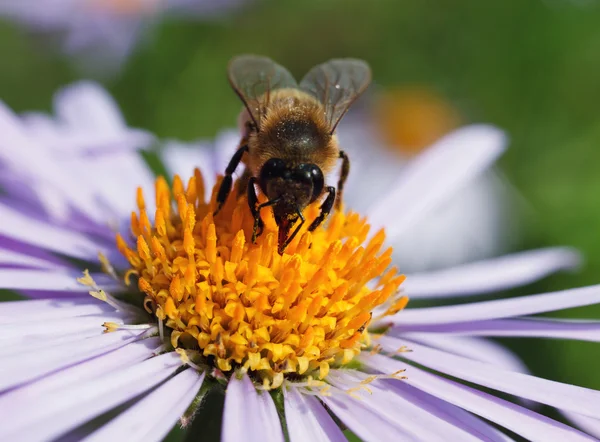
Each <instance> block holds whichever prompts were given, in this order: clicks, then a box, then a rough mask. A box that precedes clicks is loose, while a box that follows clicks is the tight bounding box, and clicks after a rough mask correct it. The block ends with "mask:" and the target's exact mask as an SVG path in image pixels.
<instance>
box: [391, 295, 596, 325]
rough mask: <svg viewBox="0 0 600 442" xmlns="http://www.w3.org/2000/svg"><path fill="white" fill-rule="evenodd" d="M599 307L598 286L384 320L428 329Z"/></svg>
mask: <svg viewBox="0 0 600 442" xmlns="http://www.w3.org/2000/svg"><path fill="white" fill-rule="evenodd" d="M598 303H600V285H593V286H589V287H582V288H576V289H570V290H562V291H559V292H552V293H544V294H540V295H529V296H521V297H519V298H511V299H499V300H494V301H483V302H475V303H470V304H460V305H451V306H445V307H426V308H413V309H410V308H409V309H405V310H402V311H401V312H400V313H398V314H397V315H395V316H392V317H389V318H385V322H388V323H389V322H391V323H393V324H394V325H431V324H447V323H456V322H465V321H472V320H478V321H482V320H486V319H499V318H509V317H513V316H524V315H531V314H536V313H545V312H551V311H556V310H563V309H567V308H573V307H582V306H585V305H592V304H598Z"/></svg>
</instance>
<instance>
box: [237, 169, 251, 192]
mask: <svg viewBox="0 0 600 442" xmlns="http://www.w3.org/2000/svg"><path fill="white" fill-rule="evenodd" d="M251 176H252V174H251V173H250V169H248V168H247V167H246V168H245V169H244V172H243V173H242V175H241V176H240V177H239V179H238V180H237V183H236V187H237V189H236V192H237V196H242V195H243V194H245V193H246V192H247V189H248V183H249V182H250V177H251Z"/></svg>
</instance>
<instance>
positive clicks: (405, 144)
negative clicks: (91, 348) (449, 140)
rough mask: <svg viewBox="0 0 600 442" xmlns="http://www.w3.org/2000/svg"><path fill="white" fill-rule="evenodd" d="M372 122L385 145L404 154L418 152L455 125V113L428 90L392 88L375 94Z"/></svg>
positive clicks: (441, 99)
mask: <svg viewBox="0 0 600 442" xmlns="http://www.w3.org/2000/svg"><path fill="white" fill-rule="evenodd" d="M375 116H376V120H375V121H376V122H377V124H378V126H379V129H380V131H381V134H382V136H383V139H384V141H385V142H386V143H387V144H388V146H389V147H392V148H394V149H398V150H399V151H400V152H401V153H403V154H404V155H411V154H416V153H418V152H420V151H421V150H422V149H424V148H426V147H427V146H429V145H430V144H432V143H433V142H434V141H436V140H437V139H439V138H441V137H442V136H443V135H445V134H447V133H448V132H450V131H451V130H452V129H454V128H455V127H457V126H458V124H459V116H458V112H457V111H456V109H455V108H454V107H452V105H451V104H450V103H449V102H448V101H446V100H445V99H444V98H443V97H441V96H440V95H437V94H435V93H434V92H433V91H431V90H428V89H396V90H392V91H388V92H386V93H385V94H384V95H382V96H381V97H379V99H378V101H377V103H376V107H375Z"/></svg>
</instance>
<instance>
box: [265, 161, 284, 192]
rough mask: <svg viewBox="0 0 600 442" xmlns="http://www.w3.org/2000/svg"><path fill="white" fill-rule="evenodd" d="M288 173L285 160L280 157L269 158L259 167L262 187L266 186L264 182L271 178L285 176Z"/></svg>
mask: <svg viewBox="0 0 600 442" xmlns="http://www.w3.org/2000/svg"><path fill="white" fill-rule="evenodd" d="M286 174H289V171H288V168H287V167H286V165H285V161H283V160H282V159H280V158H271V159H270V160H269V161H267V162H266V163H265V164H264V165H263V167H262V168H261V169H260V183H261V186H262V187H263V189H265V188H266V183H267V182H268V181H270V180H272V179H273V178H285V175H286Z"/></svg>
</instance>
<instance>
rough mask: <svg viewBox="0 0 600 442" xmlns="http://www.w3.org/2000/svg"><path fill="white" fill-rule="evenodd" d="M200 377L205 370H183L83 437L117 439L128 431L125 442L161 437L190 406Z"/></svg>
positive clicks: (101, 441)
mask: <svg viewBox="0 0 600 442" xmlns="http://www.w3.org/2000/svg"><path fill="white" fill-rule="evenodd" d="M203 381H204V373H202V374H200V373H198V372H197V371H195V370H193V369H187V370H184V371H183V372H181V373H179V374H177V375H176V376H174V377H173V378H172V379H169V380H168V381H167V382H166V383H165V384H163V385H161V386H160V387H158V388H157V389H156V390H154V391H152V392H151V393H150V394H148V395H147V396H145V397H144V398H143V399H141V400H140V401H139V402H136V403H135V404H133V405H132V406H131V407H129V408H128V409H127V410H125V411H124V412H122V413H120V414H119V415H118V416H117V417H116V418H115V419H113V420H111V421H110V422H109V423H107V424H106V425H104V426H103V427H102V428H100V429H99V430H98V431H95V432H94V433H92V434H91V435H90V436H89V437H87V438H85V441H86V442H105V441H107V440H119V439H120V438H122V437H123V435H127V440H128V442H136V441H137V442H146V441H157V442H160V441H162V440H163V438H164V437H165V436H166V435H167V434H168V433H169V431H170V430H171V429H172V428H173V426H174V425H175V423H176V422H177V419H179V418H180V417H181V415H183V413H185V411H186V410H187V408H188V407H189V406H190V404H191V403H192V401H193V400H194V398H195V397H196V395H197V394H198V391H199V390H200V387H201V386H202V382H203Z"/></svg>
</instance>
